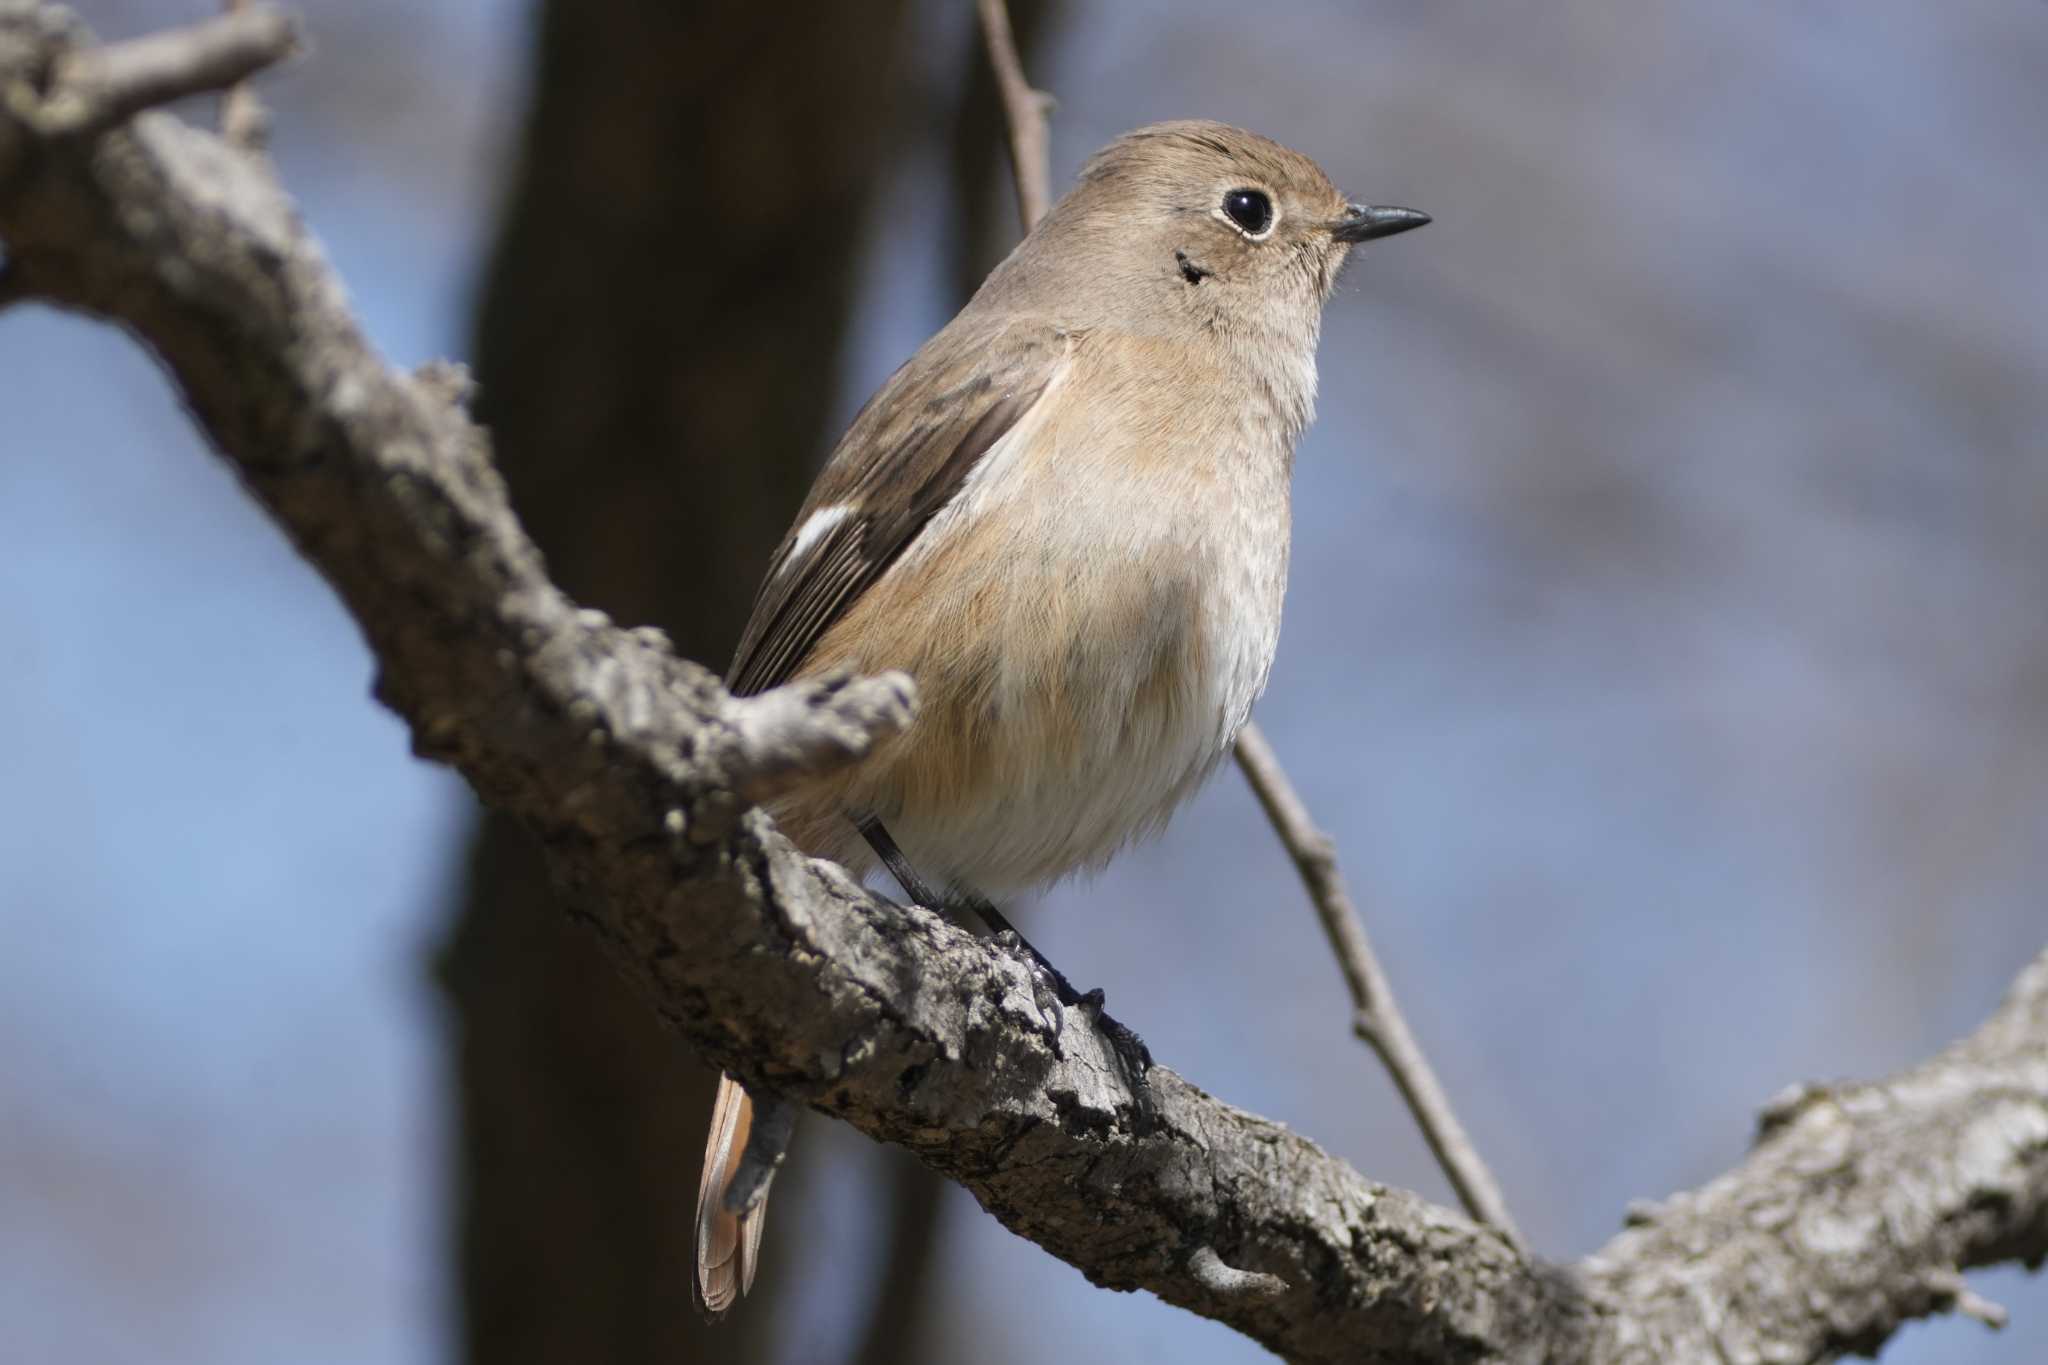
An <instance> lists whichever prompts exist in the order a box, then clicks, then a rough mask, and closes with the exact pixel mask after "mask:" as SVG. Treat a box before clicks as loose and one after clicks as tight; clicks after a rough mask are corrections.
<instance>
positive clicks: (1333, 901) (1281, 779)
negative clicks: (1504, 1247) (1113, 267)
mask: <svg viewBox="0 0 2048 1365" xmlns="http://www.w3.org/2000/svg"><path fill="white" fill-rule="evenodd" d="M980 3H981V27H982V33H983V35H984V36H985V37H986V38H987V41H988V59H989V65H991V66H992V67H994V68H995V74H996V83H997V85H998V86H1000V87H1001V89H1002V95H1003V110H1004V113H1005V114H1006V115H1007V116H1008V118H1009V124H1010V159H1011V163H1012V168H1013V169H1014V171H1015V172H1016V178H1017V207H1018V212H1019V214H1020V216H1021V217H1022V218H1023V220H1024V228H1025V231H1027V232H1028V231H1030V229H1031V227H1032V225H1033V224H1035V223H1036V222H1037V221H1038V219H1039V217H1040V216H1041V215H1043V214H1044V212H1045V210H1046V208H1047V206H1048V204H1049V202H1050V190H1049V188H1048V186H1049V184H1050V180H1051V170H1050V168H1049V165H1048V156H1047V145H1048V140H1047V137H1046V127H1045V101H1046V98H1047V97H1046V96H1045V95H1044V94H1042V93H1041V92H1039V91H1037V90H1035V89H1033V88H1032V86H1031V83H1030V82H1029V81H1028V80H1026V79H1025V77H1024V67H1023V63H1022V62H1021V61H1020V60H1019V59H1018V56H1017V46H1016V43H1015V42H1014V41H1013V40H1012V38H1011V35H1010V14H1009V9H1008V7H1007V6H1006V5H1005V4H1004V3H1003V0H980ZM1237 761H1238V766H1240V767H1241V768H1243V769H1244V775H1245V778H1246V780H1247V781H1249V782H1250V783H1251V785H1252V790H1253V792H1255V793H1257V795H1258V798H1259V804H1260V805H1261V806H1264V807H1265V810H1266V817H1267V819H1269V820H1271V821H1272V822H1273V828H1274V830H1275V831H1276V832H1277V833H1278V834H1279V836H1280V842H1281V843H1283V844H1285V845H1286V846H1287V851H1288V853H1289V854H1291V855H1292V856H1293V858H1294V865H1295V866H1296V867H1297V868H1299V869H1300V871H1301V880H1302V883H1303V884H1304V885H1305V886H1306V887H1307V888H1308V895H1309V900H1310V901H1311V902H1312V903H1313V904H1314V905H1315V910H1316V916H1317V918H1318V919H1320V920H1321V921H1322V922H1323V931H1324V932H1325V933H1327V934H1328V935H1329V937H1330V948H1331V950H1332V951H1333V952H1335V953H1336V955H1337V965H1338V966H1339V967H1340V968H1342V970H1343V972H1344V980H1345V982H1346V984H1348V985H1349V986H1350V987H1351V1003H1352V1007H1353V1010H1354V1016H1353V1019H1352V1031H1353V1032H1354V1033H1356V1034H1357V1035H1358V1036H1359V1037H1360V1038H1361V1039H1363V1040H1364V1041H1365V1042H1367V1043H1368V1044H1370V1045H1371V1046H1372V1049H1373V1051H1374V1052H1376V1053H1378V1054H1379V1057H1380V1060H1381V1061H1382V1062H1383V1063H1385V1065H1386V1068H1387V1070H1388V1071H1389V1072H1391V1073H1392V1074H1393V1078H1394V1084H1395V1086H1396V1087H1398V1088H1399V1090H1400V1092H1401V1098H1402V1099H1404V1100H1405V1101H1407V1103H1408V1109H1409V1112H1411V1113H1412V1114H1414V1115H1415V1121H1416V1122H1417V1123H1418V1124H1420V1125H1421V1126H1422V1135H1423V1137H1424V1139H1425V1140H1426V1141H1427V1142H1428V1143H1429V1149H1430V1151H1432V1152H1434V1153H1435V1154H1436V1159H1437V1163H1438V1164H1439V1165H1440V1166H1442V1167H1443V1171H1444V1175H1445V1176H1446V1177H1447V1178H1448V1179H1449V1180H1450V1182H1451V1188H1452V1189H1454V1190H1456V1191H1457V1193H1458V1198H1459V1200H1460V1201H1461V1202H1462V1203H1463V1204H1464V1205H1465V1210H1466V1212H1468V1213H1470V1214H1471V1215H1472V1216H1473V1217H1474V1218H1477V1219H1479V1220H1480V1221H1481V1222H1484V1223H1490V1224H1492V1225H1493V1226H1494V1227H1496V1228H1499V1229H1500V1231H1501V1232H1502V1233H1503V1234H1505V1235H1506V1237H1507V1238H1508V1240H1510V1241H1512V1242H1513V1243H1514V1244H1515V1245H1516V1246H1517V1247H1520V1246H1521V1245H1522V1240H1521V1234H1520V1233H1519V1232H1518V1231H1517V1230H1516V1228H1515V1224H1514V1220H1513V1219H1512V1218H1510V1217H1509V1216H1508V1208H1507V1201H1506V1200H1505V1199H1503V1198H1502V1197H1501V1192H1500V1185H1499V1183H1498V1182H1497V1181H1495V1180H1494V1178H1493V1172H1492V1171H1490V1170H1489V1169H1487V1165H1486V1163H1485V1162H1484V1161H1483V1160H1481V1159H1480V1156H1479V1152H1478V1149H1477V1148H1475V1147H1474V1146H1473V1145H1472V1140H1471V1139H1470V1138H1469V1137H1467V1136H1466V1135H1465V1129H1464V1127H1463V1126H1462V1125H1461V1124H1460V1123H1459V1122H1458V1116H1457V1114H1456V1113H1455V1112H1453V1111H1452V1109H1451V1103H1450V1100H1449V1099H1448V1098H1446V1097H1445V1095H1444V1089H1443V1086H1442V1085H1441V1084H1439V1083H1438V1081H1437V1078H1436V1072H1435V1071H1434V1070H1432V1069H1431V1067H1430V1065H1429V1059H1428V1058H1427V1057H1425V1056H1424V1055H1423V1052H1422V1048H1421V1047H1420V1046H1418V1045H1417V1043H1416V1041H1415V1037H1414V1035H1413V1034H1411V1033H1410V1032H1409V1031H1408V1023H1407V1020H1406V1019H1404V1018H1403V1017H1402V1015H1401V1010H1400V1007H1399V1006H1398V1005H1396V1004H1395V1003H1394V992H1393V989H1392V987H1390V986H1389V985H1388V984H1387V977H1386V973H1385V972H1384V971H1383V970H1382V969H1381V967H1380V964H1379V959H1378V958H1377V957H1375V956H1374V954H1373V951H1372V943H1371V941H1370V940H1368V939H1367V938H1366V936H1365V925H1364V923H1363V922H1362V921H1361V920H1360V919H1359V916H1358V910H1357V908H1356V907H1355V906H1353V905H1352V903H1351V897H1350V894H1349V893H1348V892H1346V891H1345V889H1344V881H1343V878H1341V877H1340V876H1338V874H1337V859H1336V853H1335V850H1334V848H1333V847H1332V845H1331V843H1330V838H1329V836H1328V835H1326V834H1324V833H1323V832H1322V831H1321V830H1319V829H1317V828H1316V826H1315V822H1314V821H1313V820H1311V819H1310V818H1309V813H1308V808H1307V807H1306V806H1304V805H1303V804H1302V800H1301V797H1300V796H1299V795H1298V794H1296V792H1295V790H1294V785H1293V783H1291V782H1289V781H1288V780H1287V773H1286V770H1285V769H1283V768H1282V767H1281V766H1280V759H1279V757H1278V756H1277V755H1275V754H1274V752H1273V746H1272V745H1270V744H1268V743H1267V742H1266V737H1265V736H1264V735H1263V734H1261V733H1260V732H1259V727H1258V726H1257V724H1255V723H1254V722H1251V721H1246V722H1245V725H1244V728H1243V729H1242V730H1240V731H1239V732H1238V737H1237Z"/></svg>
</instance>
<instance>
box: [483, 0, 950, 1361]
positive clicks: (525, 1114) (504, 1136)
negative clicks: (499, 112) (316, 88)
mask: <svg viewBox="0 0 2048 1365" xmlns="http://www.w3.org/2000/svg"><path fill="white" fill-rule="evenodd" d="M906 9H907V6H906V5H905V4H904V3H902V0H858V3H845V4H834V5H821V6H816V7H811V8H809V9H807V10H805V11H803V12H802V13H801V14H800V15H797V14H792V13H791V12H789V11H787V10H784V9H782V8H778V7H775V6H764V5H756V4H752V3H744V2H743V0H717V2H716V3H708V4H703V3H700V4H685V5H677V4H672V3H668V2H667V0H547V3H545V4H544V5H542V6H541V9H540V13H539V15H538V30H537V35H536V36H537V46H536V63H537V66H536V71H535V76H534V93H533V103H532V107H531V110H530V113H529V119H528V124H527V127H526V130H525V141H524V146H523V148H522V149H521V154H520V157H521V164H520V165H519V167H518V169H517V172H516V177H515V180H514V183H513V185H512V186H511V191H510V194H509V196H508V198H507V201H506V204H505V209H504V219H503V223H502V225H501V227H500V231H499V236H498V240H497V244H496V248H495V253H494V257H493V259H492V262H491V265H490V268H489V273H488V275H487V277H486V280H485V284H484V291H483V298H482V305H481V314H480V319H479V322H478V327H477V345H476V354H477V358H478V364H477V369H478V378H479V380H480V382H481V395H480V400H479V405H480V410H481V415H482V417H483V419H484V420H485V421H486V422H487V423H489V425H490V426H491V428H492V429H493V432H494V435H495V437H496V441H497V452H498V460H499V464H500V467H501V468H502V469H503V470H504V471H505V473H506V476H507V478H508V479H509V480H510V482H511V485H512V489H513V495H514V501H515V503H516V504H517V506H518V508H519V510H520V513H521V515H522V516H523V517H524V519H525V521H526V524H527V525H528V526H529V527H530V528H531V530H532V531H533V533H534V536H535V538H536V539H537V540H538V541H539V542H540V544H541V546H542V548H543V549H544V550H545V552H546V553H547V555H548V558H549V561H550V563H551V565H552V567H553V569H554V571H555V575H556V578H557V581H559V582H561V583H562V584H563V585H564V586H566V587H567V588H568V589H569V590H570V591H571V592H573V593H574V594H575V595H576V596H577V597H578V598H579V599H580V600H582V601H583V602H585V603H587V604H589V605H592V606H596V607H600V608H602V609H603V610H605V611H607V612H609V613H611V614H612V615H613V616H615V617H616V618H618V619H620V620H622V621H625V622H630V623H635V624H640V623H653V624H659V625H661V626H663V627H664V628H666V629H667V630H668V631H669V632H670V634H671V635H672V636H673V637H674V639H675V642H676V647H677V648H678V649H679V650H680V651H681V652H682V653H683V654H684V655H686V656H688V657H690V658H693V659H697V660H700V661H703V662H705V663H708V664H710V665H712V666H713V667H723V666H724V663H725V660H726V657H727V654H728V653H729V651H730V650H731V648H732V644H733V641H734V640H735V639H736V638H737V637H738V633H739V628H740V625H741V622H742V620H743V618H744V615H745V612H746V608H747V604H748V600H749V598H750V596H751V592H752V587H753V584H754V583H755V581H756V579H757V578H758V576H759V574H760V572H761V570H762V568H763V566H764V565H765V563H766V560H767V555H768V551H769V550H770V548H772V546H773V545H774V542H775V540H776V539H777V538H778V537H779V536H780V535H781V533H782V531H783V529H784V527H785V526H786V524H787V522H788V519H789V517H790V516H791V515H792V513H793V512H794V511H795V509H796V507H797V504H798V503H799V501H800V500H801V498H802V494H803V490H804V488H805V486H806V484H807V483H808V481H809V477H810V474H811V471H812V469H813V468H814V466H815V463H816V461H817V460H818V458H819V456H820V455H821V453H822V452H823V451H824V449H826V447H827V445H828V444H829V441H830V437H831V434H832V433H830V432H828V431H827V430H826V429H825V423H826V419H827V415H828V405H829V401H830V396H831V392H832V376H833V373H834V360H835V357H836V355H837V353H838V350H839V346H840V340H841V336H842V334H843V332H844V330H845V322H846V315H847V311H848V301H849V298H850V296H851V292H852V286H853V283H854V279H855V267H856V263H857V259H858V256H859V248H860V238H861V228H862V225H863V223H864V221H865V217H866V214H865V209H866V205H867V200H868V195H869V191H870V190H871V189H872V188H873V187H874V186H875V185H876V184H877V183H878V181H880V180H881V179H882V177H883V175H884V174H885V172H886V170H887V166H888V155H889V149H890V147H891V144H892V142H893V141H894V139H893V138H891V137H890V136H888V134H889V132H890V122H891V119H892V118H893V117H894V116H895V115H896V114H897V113H900V112H901V111H900V109H898V108H896V107H895V106H896V103H897V102H896V101H895V100H894V99H893V98H892V91H894V90H895V89H896V87H897V84H898V83H897V82H896V81H895V80H894V79H893V76H894V74H895V72H896V70H897V68H898V67H899V65H900V59H899V48H900V47H901V46H902V45H903V43H902V39H903V36H904V34H905V31H906V24H905V22H904V19H905V11H906ZM442 972H443V978H444V981H445V985H446V990H447V993H448V996H449V998H450V1000H451V1004H452V1014H453V1028H454V1035H455V1037H454V1041H455V1044H456V1059H455V1060H456V1080H457V1083H458V1085H459V1095H458V1101H459V1106H460V1114H459V1121H458V1128H457V1143H458V1144H459V1146H458V1150H457V1151H456V1152H455V1159H456V1161H457V1163H458V1167H459V1170H458V1175H457V1185H456V1190H455V1195H456V1198H457V1200H458V1205H459V1211H458V1217H459V1225H458V1239H457V1246H458V1255H459V1258H460V1291H461V1294H462V1296H463V1313H464V1319H463V1328H462V1331H463V1339H464V1352H465V1354H466V1356H467V1358H468V1359H469V1360H470V1361H472V1362H476V1363H477V1365H485V1363H488V1365H543V1363H545V1365H588V1362H594V1361H620V1362H640V1361H645V1362H654V1361H661V1362H671V1361H686V1360H698V1359H710V1358H713V1355H714V1351H713V1350H712V1349H710V1347H711V1345H712V1344H713V1343H715V1356H716V1358H717V1359H720V1360H732V1361H746V1360H757V1359H761V1358H763V1347H764V1345H765V1343H766V1339H767V1337H768V1335H769V1334H770V1333H771V1332H772V1330H773V1328H774V1325H775V1321H776V1319H777V1317H778V1316H779V1315H778V1314H777V1313H776V1312H775V1311H774V1309H775V1303H774V1296H775V1295H777V1294H778V1293H783V1292H793V1291H794V1290H795V1289H796V1286H794V1285H792V1284H789V1283H788V1282H787V1277H781V1276H778V1275H777V1274H776V1273H775V1270H776V1267H775V1265H774V1261H775V1259H776V1256H777V1252H778V1250H783V1249H787V1248H788V1247H789V1246H790V1245H792V1243H793V1242H794V1241H795V1239H793V1238H790V1237H787V1236H785V1237H783V1238H781V1239H778V1238H775V1237H770V1238H768V1239H767V1250H768V1259H769V1264H768V1265H767V1267H766V1268H765V1269H764V1272H763V1274H762V1284H761V1288H760V1291H759V1292H757V1295H756V1296H755V1298H753V1299H751V1300H749V1302H748V1303H747V1304H746V1305H745V1306H744V1308H743V1310H742V1311H740V1312H737V1313H736V1314H734V1316H733V1319H732V1321H731V1322H729V1323H728V1324H726V1325H724V1326H721V1327H719V1328H717V1329H715V1333H716V1335H715V1336H712V1335H708V1333H709V1332H711V1331H712V1330H713V1329H708V1328H706V1327H705V1326H704V1325H703V1324H701V1323H700V1322H699V1321H698V1320H697V1317H696V1315H695V1313H694V1311H693V1309H692V1307H691V1302H690V1292H689V1275H690V1236H691V1227H690V1213H691V1207H692V1205H693V1203H694V1200H695V1196H696V1180H697V1163H698V1160H699V1158H700V1156H701V1154H702V1151H703V1141H704V1125H705V1123H706V1116H707V1110H708V1104H709V1086H710V1076H709V1075H708V1074H707V1073H706V1071H705V1070H704V1068H703V1067H701V1066H700V1065H699V1064H698V1063H697V1061H696V1059H695V1058H694V1057H692V1056H690V1055H689V1053H688V1051H687V1050H686V1049H685V1048H684V1047H683V1046H682V1044H681V1043H680V1042H679V1041H678V1040H677V1039H676V1038H675V1037H674V1036H673V1035H672V1034H671V1033H669V1032H668V1031H667V1030H665V1029H664V1028H662V1027H661V1026H660V1025H659V1024H658V1023H657V1021H656V1019H655V1016H654V1013H653V1012H652V1011H651V1010H649V1009H648V1008H647V1006H646V1003H645V1002H644V1001H642V1000H640V999H639V998H637V997H635V996H633V995H631V994H630V993H629V991H628V989H627V988H626V986H625V984H624V982H623V979H622V978H621V977H620V976H619V975H618V973H617V972H616V971H615V969H614V968H613V967H612V966H611V965H610V964H609V963H608V962H607V961H605V960H604V959H603V957H602V956H601V954H600V953H599V952H598V950H597V947H596V940H595V939H593V938H592V937H591V936H590V935H589V934H587V933H584V932H582V931H581V930H579V929H577V928H575V927H574V926H572V925H570V924H569V923H568V922H567V921H566V920H565V918H564V917H563V916H562V914H561V913H560V911H559V910H558V909H557V908H555V907H554V906H553V905H552V904H551V902H550V896H549V893H548V889H547V886H546V882H545V877H544V874H543V873H542V870H541V865H540V862H539V859H538V858H537V857H536V855H535V851H534V850H533V849H532V848H530V847H529V846H528V845H527V843H526V842H525V840H524V839H523V837H522V836H521V835H520V834H519V833H518V832H517V831H516V830H514V829H511V828H510V827H508V826H506V825H504V824H503V823H502V822H498V821H488V822H486V824H485V825H484V826H483V828H482V829H481V831H480V833H479V835H478V838H477V841H476V845H475V848H474V850H473V856H472V863H471V877H470V885H469V888H468V894H467V903H466V905H465V906H464V908H463V910H462V912H461V918H460V922H459V924H458V925H457V927H456V929H455V932H454V934H453V937H452V940H451V942H450V944H449V946H448V949H447V951H446V953H445V955H444V958H443V962H442ZM786 1183H787V1182H786ZM801 1193H802V1192H801V1190H800V1189H799V1190H792V1191H788V1192H787V1193H786V1194H785V1196H784V1198H788V1197H790V1196H795V1195H800V1194H801ZM931 1202H932V1201H930V1200H926V1201H925V1203H926V1204H927V1205H929V1204H930V1203H931ZM782 1203H783V1200H782V1199H779V1200H778V1204H782ZM776 1213H777V1217H778V1221H779V1222H780V1223H781V1225H782V1227H783V1228H784V1229H785V1230H787V1229H788V1228H789V1227H790V1226H791V1225H792V1224H793V1223H794V1222H795V1221H796V1220H797V1216H798V1215H800V1213H801V1210H800V1208H797V1207H789V1206H786V1205H785V1206H782V1207H778V1209H777V1210H776ZM930 1222H931V1217H930V1215H929V1214H927V1215H926V1217H925V1224H926V1225H927V1227H928V1226H929V1224H930ZM910 1231H911V1233H912V1236H911V1238H910V1240H912V1241H915V1240H917V1234H918V1230H917V1229H916V1228H912V1229H911V1230H910ZM902 1236H903V1233H902V1230H901V1229H899V1231H898V1237H899V1240H900V1239H901V1238H902ZM913 1301H914V1300H913Z"/></svg>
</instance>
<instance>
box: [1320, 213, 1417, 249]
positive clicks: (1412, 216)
mask: <svg viewBox="0 0 2048 1365" xmlns="http://www.w3.org/2000/svg"><path fill="white" fill-rule="evenodd" d="M1428 221H1429V215H1428V214H1426V213H1424V212H1422V211H1421V210H1420V209H1397V208H1390V207H1388V206H1386V205H1384V204H1353V205H1352V206H1351V207H1350V209H1349V210H1347V211H1346V213H1345V214H1344V216H1343V217H1342V218H1339V219H1338V220H1337V221H1336V222H1334V223H1332V224H1330V235H1331V236H1332V237H1335V238H1336V239H1337V240H1338V241H1340V242H1369V241H1371V240H1372V239H1373V238H1375V237H1391V236H1393V235H1394V234H1395V233H1397V232H1406V231H1408V229H1410V228H1419V227H1421V226H1422V225H1423V224H1424V223H1426V222H1428Z"/></svg>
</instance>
